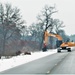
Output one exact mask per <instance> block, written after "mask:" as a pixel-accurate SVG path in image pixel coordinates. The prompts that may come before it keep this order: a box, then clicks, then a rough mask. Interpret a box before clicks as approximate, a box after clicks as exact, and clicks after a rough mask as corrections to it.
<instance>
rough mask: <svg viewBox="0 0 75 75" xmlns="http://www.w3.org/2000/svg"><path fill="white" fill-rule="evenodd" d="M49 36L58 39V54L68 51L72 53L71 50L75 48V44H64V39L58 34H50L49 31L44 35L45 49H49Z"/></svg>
mask: <svg viewBox="0 0 75 75" xmlns="http://www.w3.org/2000/svg"><path fill="white" fill-rule="evenodd" d="M49 36H52V37H55V38H57V39H58V42H59V43H58V44H59V45H58V49H57V52H61V50H68V52H71V48H70V47H73V46H75V43H74V42H62V40H63V38H62V37H61V36H60V35H58V34H52V33H48V32H47V31H45V33H44V44H45V47H44V49H46V48H47V47H46V46H47V44H48V37H49Z"/></svg>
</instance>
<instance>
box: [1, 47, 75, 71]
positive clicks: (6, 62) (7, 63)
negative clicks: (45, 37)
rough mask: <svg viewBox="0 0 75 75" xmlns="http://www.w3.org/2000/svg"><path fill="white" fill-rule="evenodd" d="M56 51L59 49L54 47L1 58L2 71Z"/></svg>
mask: <svg viewBox="0 0 75 75" xmlns="http://www.w3.org/2000/svg"><path fill="white" fill-rule="evenodd" d="M73 48H74V49H75V47H72V48H71V49H72V50H74V49H73ZM56 52H57V50H56V49H53V50H48V51H46V52H42V51H40V52H34V53H31V55H22V54H21V55H19V56H14V57H12V58H9V59H0V72H1V71H4V70H7V69H10V68H13V67H16V66H19V65H22V64H25V63H28V62H30V61H33V60H36V59H39V58H42V57H45V56H48V55H51V54H54V53H56Z"/></svg>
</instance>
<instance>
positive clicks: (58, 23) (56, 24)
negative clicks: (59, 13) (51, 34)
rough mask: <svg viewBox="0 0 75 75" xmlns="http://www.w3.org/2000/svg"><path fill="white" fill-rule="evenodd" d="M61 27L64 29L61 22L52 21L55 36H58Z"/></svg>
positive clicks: (57, 20)
mask: <svg viewBox="0 0 75 75" xmlns="http://www.w3.org/2000/svg"><path fill="white" fill-rule="evenodd" d="M63 27H65V25H63V21H60V20H59V19H54V29H55V33H56V34H58V31H59V30H60V29H61V28H63Z"/></svg>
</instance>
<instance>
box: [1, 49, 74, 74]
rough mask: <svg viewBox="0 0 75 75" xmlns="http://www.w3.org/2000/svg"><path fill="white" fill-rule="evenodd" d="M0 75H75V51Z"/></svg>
mask: <svg viewBox="0 0 75 75" xmlns="http://www.w3.org/2000/svg"><path fill="white" fill-rule="evenodd" d="M0 74H36V75H37V74H40V75H42V74H75V50H74V49H73V50H72V52H67V51H61V53H55V54H52V55H49V56H46V57H43V58H40V59H38V60H34V61H32V62H29V63H26V64H23V65H20V66H18V67H14V68H12V69H9V70H6V71H3V72H1V73H0Z"/></svg>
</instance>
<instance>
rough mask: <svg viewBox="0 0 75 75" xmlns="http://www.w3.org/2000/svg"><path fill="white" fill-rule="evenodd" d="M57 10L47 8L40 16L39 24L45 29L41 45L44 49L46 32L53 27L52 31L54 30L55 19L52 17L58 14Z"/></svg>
mask: <svg viewBox="0 0 75 75" xmlns="http://www.w3.org/2000/svg"><path fill="white" fill-rule="evenodd" d="M56 12H57V10H56V9H55V6H53V7H52V6H50V7H49V6H47V5H46V6H45V7H44V9H43V10H42V13H41V14H40V15H38V17H37V18H38V22H39V23H40V25H41V26H42V28H43V29H44V31H43V36H42V42H41V45H40V48H41V47H42V44H43V40H44V32H45V31H46V30H48V28H50V27H51V29H53V18H52V15H53V14H54V13H56Z"/></svg>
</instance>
